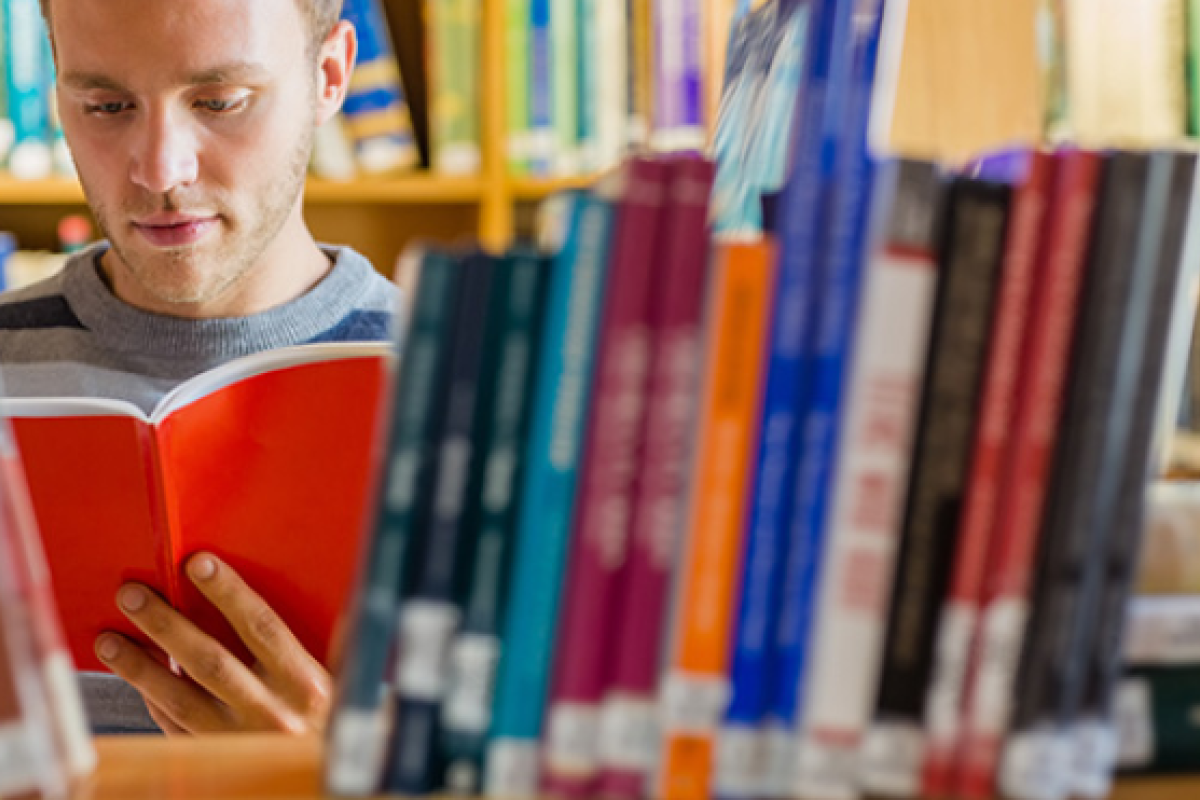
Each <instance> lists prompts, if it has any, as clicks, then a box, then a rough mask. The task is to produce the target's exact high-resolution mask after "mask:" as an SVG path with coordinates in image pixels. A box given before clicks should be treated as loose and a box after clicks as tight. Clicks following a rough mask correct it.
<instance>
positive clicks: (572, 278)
mask: <svg viewBox="0 0 1200 800" xmlns="http://www.w3.org/2000/svg"><path fill="white" fill-rule="evenodd" d="M603 191H604V193H603V194H601V193H600V192H599V191H597V192H594V193H591V194H587V195H582V196H581V197H580V198H579V200H578V201H577V204H576V206H575V210H574V216H573V219H572V222H571V234H570V237H569V238H568V241H567V244H566V246H565V247H564V249H563V252H562V254H561V255H560V256H559V258H557V259H556V260H555V262H554V273H553V276H552V278H551V281H552V283H551V288H550V299H549V306H548V308H547V317H546V328H545V339H544V340H545V342H546V343H547V344H546V346H545V347H543V348H542V351H541V354H540V363H539V365H538V387H537V394H536V400H535V406H534V410H533V418H532V419H533V423H532V426H533V427H532V430H531V431H530V437H529V442H528V450H527V451H526V452H527V455H526V469H527V471H526V474H525V476H524V485H523V486H522V487H521V508H520V519H519V522H518V528H517V541H516V551H515V553H514V558H515V562H514V567H513V576H512V584H511V585H512V595H511V597H510V598H509V602H508V608H507V609H506V614H505V620H504V637H503V638H504V643H505V644H504V651H503V652H502V653H501V656H500V667H499V677H498V682H497V687H496V705H495V707H494V709H493V716H492V730H491V733H492V737H493V738H492V741H491V742H490V744H489V745H488V757H487V775H486V780H485V786H486V792H487V794H488V796H490V797H531V796H533V795H534V793H535V792H536V791H537V787H538V739H539V737H540V736H541V733H542V716H543V711H544V709H545V705H546V696H547V694H548V691H549V682H550V664H551V660H552V658H553V653H554V645H555V631H556V628H557V625H558V606H559V597H560V593H561V591H562V579H563V571H564V567H565V563H566V556H567V551H568V547H569V545H570V534H571V512H572V508H573V507H574V501H575V490H576V483H577V476H578V469H579V460H580V449H581V448H582V446H583V435H584V424H585V422H586V420H587V418H588V411H589V409H588V403H589V400H588V398H589V397H590V396H591V382H592V372H593V362H594V360H595V344H596V336H597V329H598V328H599V320H600V315H601V310H602V308H603V303H604V293H605V284H606V280H607V278H606V276H607V270H608V249H609V238H610V235H611V233H612V217H613V207H612V206H613V203H612V198H611V196H610V195H609V194H608V193H607V188H605V189H604V190H603Z"/></svg>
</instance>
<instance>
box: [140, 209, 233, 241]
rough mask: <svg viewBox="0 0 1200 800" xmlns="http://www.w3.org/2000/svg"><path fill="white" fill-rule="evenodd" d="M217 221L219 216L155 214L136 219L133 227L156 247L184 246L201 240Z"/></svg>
mask: <svg viewBox="0 0 1200 800" xmlns="http://www.w3.org/2000/svg"><path fill="white" fill-rule="evenodd" d="M217 222H218V218H217V217H197V216H190V215H186V214H155V215H153V216H149V217H143V218H142V219H138V220H135V221H134V223H133V227H134V229H136V230H137V232H138V233H140V234H141V235H142V237H143V238H144V239H146V241H148V242H149V243H150V244H152V245H154V246H155V247H182V246H184V245H189V244H195V243H196V242H198V241H200V240H201V239H202V238H204V236H206V235H207V234H208V233H209V231H211V230H213V229H214V228H215V227H216V225H217Z"/></svg>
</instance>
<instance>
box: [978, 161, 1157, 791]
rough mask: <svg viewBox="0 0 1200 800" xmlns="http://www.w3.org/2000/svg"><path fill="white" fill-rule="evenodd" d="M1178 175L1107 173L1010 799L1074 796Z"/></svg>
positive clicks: (1146, 167)
mask: <svg viewBox="0 0 1200 800" xmlns="http://www.w3.org/2000/svg"><path fill="white" fill-rule="evenodd" d="M1174 167H1175V160H1174V157H1173V156H1172V155H1170V154H1166V153H1156V154H1150V155H1147V154H1134V153H1118V154H1116V155H1114V156H1113V158H1112V159H1111V161H1110V162H1109V165H1108V170H1107V172H1106V174H1105V179H1104V187H1103V190H1102V194H1101V206H1100V210H1099V213H1098V216H1097V227H1096V229H1095V231H1094V235H1093V238H1092V243H1091V249H1090V254H1089V264H1088V278H1087V284H1086V285H1085V287H1084V292H1083V306H1082V307H1081V309H1080V318H1079V321H1078V325H1077V327H1076V331H1075V341H1074V345H1073V351H1072V362H1071V363H1072V368H1071V372H1070V379H1069V385H1068V387H1067V395H1066V403H1065V405H1064V408H1063V418H1062V422H1061V430H1062V435H1061V436H1060V438H1059V443H1058V448H1057V452H1056V454H1055V464H1054V469H1053V475H1052V476H1051V483H1050V487H1051V489H1050V494H1049V496H1048V497H1047V506H1046V509H1045V513H1044V515H1043V519H1042V524H1041V535H1040V542H1039V547H1038V556H1037V561H1038V563H1037V575H1036V578H1035V582H1034V587H1033V595H1032V597H1033V602H1032V604H1031V606H1030V609H1031V611H1030V615H1029V621H1028V626H1027V629H1026V633H1025V639H1024V645H1023V648H1022V652H1021V657H1020V661H1019V666H1018V671H1017V684H1016V686H1017V696H1016V698H1015V705H1014V715H1013V719H1012V725H1011V732H1010V737H1009V741H1008V743H1007V745H1006V748H1005V753H1004V758H1003V761H1002V763H1001V767H1000V776H999V778H1000V785H1001V788H1002V790H1003V792H1004V793H1005V794H1006V795H1007V796H1009V797H1012V798H1014V800H1020V798H1026V797H1044V796H1052V797H1057V796H1062V795H1064V794H1065V793H1067V792H1068V791H1069V788H1070V787H1069V783H1070V780H1071V764H1070V759H1071V757H1072V750H1071V746H1070V745H1071V742H1070V739H1069V736H1068V735H1067V731H1066V728H1065V726H1066V725H1067V723H1068V722H1070V721H1071V720H1070V716H1071V714H1072V711H1073V710H1075V709H1077V707H1078V702H1079V698H1080V693H1081V690H1082V686H1083V673H1084V665H1085V663H1086V660H1087V659H1086V652H1085V646H1086V630H1087V629H1088V628H1089V627H1090V626H1092V625H1094V624H1095V623H1094V619H1093V618H1092V615H1093V614H1095V613H1096V611H1097V602H1098V599H1099V592H1098V589H1099V585H1100V583H1099V579H1100V578H1101V576H1102V574H1103V565H1104V563H1105V558H1104V553H1105V549H1106V547H1107V544H1108V538H1109V533H1110V531H1111V529H1112V520H1113V517H1114V514H1115V513H1116V511H1117V507H1118V505H1117V500H1118V497H1119V495H1120V490H1121V484H1122V477H1123V472H1124V466H1125V458H1126V454H1127V447H1128V445H1129V443H1130V439H1131V433H1132V428H1133V424H1132V422H1133V414H1132V413H1131V412H1132V410H1133V406H1134V402H1135V398H1136V394H1137V383H1138V380H1139V378H1140V374H1139V371H1140V366H1141V362H1142V359H1143V357H1144V355H1145V352H1144V348H1145V344H1146V334H1147V330H1148V327H1149V321H1150V320H1149V318H1150V314H1151V301H1152V299H1153V295H1154V287H1155V284H1156V275H1157V272H1158V265H1159V262H1160V253H1161V248H1162V243H1163V232H1164V226H1165V223H1166V217H1167V209H1168V199H1169V196H1170V193H1171V183H1172V173H1173V171H1174ZM1143 469H1144V465H1143Z"/></svg>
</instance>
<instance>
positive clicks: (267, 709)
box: [100, 584, 277, 731]
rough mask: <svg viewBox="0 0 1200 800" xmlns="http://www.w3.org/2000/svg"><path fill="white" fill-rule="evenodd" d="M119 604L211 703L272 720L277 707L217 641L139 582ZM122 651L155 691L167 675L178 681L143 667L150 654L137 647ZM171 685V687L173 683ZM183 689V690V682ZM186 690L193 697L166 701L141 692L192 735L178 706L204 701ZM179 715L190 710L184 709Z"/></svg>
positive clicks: (242, 714) (123, 591) (130, 586)
mask: <svg viewBox="0 0 1200 800" xmlns="http://www.w3.org/2000/svg"><path fill="white" fill-rule="evenodd" d="M117 602H118V605H120V607H121V610H122V611H123V612H124V613H125V615H126V616H127V617H129V619H130V620H132V621H133V623H134V624H135V625H137V626H138V627H139V628H140V629H141V630H142V631H143V632H144V633H145V634H146V635H147V636H149V637H150V639H151V640H152V641H153V642H154V643H155V644H157V645H158V646H159V647H161V648H162V649H163V650H164V651H165V652H166V653H167V654H168V655H169V656H171V658H173V659H174V660H175V662H176V663H177V664H179V666H180V667H182V668H183V670H184V672H186V673H187V675H188V677H189V678H191V679H192V680H193V681H195V682H196V683H197V684H199V685H200V686H201V687H203V689H205V690H207V692H208V693H209V694H210V695H212V697H211V698H207V699H208V701H209V703H210V704H211V703H212V699H213V698H215V699H216V700H218V701H220V702H221V703H223V704H225V705H226V706H228V707H230V708H232V709H234V710H235V711H236V712H237V715H238V716H239V717H242V718H248V719H254V718H256V717H269V716H273V713H274V708H275V706H276V705H277V704H276V703H275V702H274V700H273V698H272V697H271V695H270V693H269V692H268V691H267V689H266V687H264V686H263V685H262V682H261V681H259V680H258V678H257V677H256V676H255V675H254V674H253V673H252V672H251V671H250V670H249V668H247V667H246V665H245V664H243V663H242V662H241V661H239V660H238V659H237V657H236V656H234V655H233V654H231V653H229V652H228V651H227V650H226V649H225V648H224V647H222V646H221V645H220V644H219V643H218V642H217V641H216V640H215V639H213V638H212V637H211V636H209V635H208V634H206V633H204V632H203V631H201V630H200V629H199V628H197V627H196V626H195V625H194V624H192V622H191V621H190V620H188V619H187V618H186V617H184V616H183V615H182V614H180V613H179V612H178V611H176V610H175V609H173V608H171V607H170V606H169V605H167V604H166V603H165V602H163V601H162V599H161V598H159V597H158V595H156V594H154V592H151V591H150V590H149V589H147V588H146V587H144V586H141V585H139V584H126V585H125V586H122V587H121V590H120V591H119V592H118V593H117ZM134 649H136V650H137V651H138V654H140V656H141V658H138V657H137V656H135V655H133V654H132V651H133V650H134ZM121 651H122V655H124V653H125V652H126V651H129V652H130V655H129V656H128V659H129V662H130V663H136V665H137V668H138V670H139V674H145V675H147V676H151V677H152V678H153V679H154V680H155V683H154V685H153V686H154V688H155V689H164V688H166V686H167V685H168V684H167V683H166V682H165V678H164V677H163V676H169V677H170V678H171V679H172V680H173V681H180V679H179V678H178V677H176V676H175V675H172V674H171V673H170V672H169V671H168V670H166V669H165V668H163V667H161V666H159V665H157V664H156V665H155V666H156V667H157V670H150V669H149V667H148V666H143V665H142V663H141V661H142V659H146V660H149V656H148V655H146V654H145V653H144V652H142V651H141V649H140V648H134V647H133V646H132V644H129V643H127V644H126V646H124V647H122V648H121ZM100 656H101V658H102V659H103V658H104V655H103V653H101V654H100ZM105 663H108V662H107V661H106V662H105ZM110 666H113V667H114V671H115V666H116V665H115V664H110ZM121 677H123V678H125V679H126V680H128V681H129V682H130V683H133V684H134V685H135V686H137V687H138V688H139V689H143V687H142V686H140V685H138V684H137V683H136V682H135V681H133V680H131V679H129V678H128V677H126V676H125V675H121ZM169 685H170V686H172V687H173V686H174V684H169ZM184 685H185V686H187V684H186V682H184ZM189 688H192V689H193V692H194V693H188V694H186V695H184V694H182V693H180V692H176V691H174V690H172V692H171V694H170V696H169V697H167V696H162V695H159V694H157V693H155V692H154V691H145V690H143V694H144V695H146V697H147V698H149V699H150V700H152V701H154V702H155V703H157V704H158V706H159V707H160V708H161V709H162V710H163V711H165V712H166V713H167V714H168V715H169V716H170V717H171V718H172V719H173V720H175V721H176V722H177V723H178V724H180V725H181V726H182V727H184V728H186V729H188V730H192V731H194V730H195V728H194V727H193V726H192V725H191V724H189V720H185V719H181V718H180V713H179V712H180V711H181V709H180V708H179V703H181V702H183V701H184V700H185V699H186V700H188V701H191V700H196V701H197V702H199V701H200V700H203V699H206V698H205V696H204V694H203V693H202V692H200V691H199V690H196V689H195V688H194V687H189ZM183 713H184V714H189V713H191V712H189V711H183Z"/></svg>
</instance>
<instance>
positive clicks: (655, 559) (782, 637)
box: [327, 0, 1200, 800]
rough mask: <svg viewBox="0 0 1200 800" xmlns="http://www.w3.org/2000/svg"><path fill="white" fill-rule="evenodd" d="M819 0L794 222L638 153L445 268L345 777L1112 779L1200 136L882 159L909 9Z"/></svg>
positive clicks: (371, 603) (1034, 790)
mask: <svg viewBox="0 0 1200 800" xmlns="http://www.w3.org/2000/svg"><path fill="white" fill-rule="evenodd" d="M778 11H779V9H776V12H778ZM806 13H807V15H808V16H807V17H806V19H805V22H804V27H803V31H802V32H796V29H794V28H789V27H788V25H786V24H785V25H784V29H785V30H784V33H783V35H782V37H781V38H786V37H787V36H792V37H798V38H800V39H802V40H803V42H802V43H800V46H801V47H802V48H803V51H802V52H804V56H803V59H802V63H803V67H802V69H801V70H800V71H801V74H800V78H799V80H798V81H796V85H795V96H794V97H793V98H792V104H793V107H794V108H795V109H796V114H795V119H794V121H793V122H792V123H791V124H784V126H783V131H782V132H781V134H780V135H782V136H783V137H784V139H785V140H786V142H787V148H786V149H787V158H786V162H785V163H786V164H787V165H788V167H787V169H786V171H785V175H784V178H783V180H782V188H781V191H780V192H779V194H778V196H777V197H774V198H769V197H767V198H764V197H762V194H763V190H762V188H761V187H762V184H761V183H756V184H755V187H756V188H755V189H752V190H748V191H747V196H751V197H753V196H755V195H758V197H757V198H756V199H758V201H759V202H760V203H761V208H760V209H759V215H758V218H759V220H760V221H761V224H760V225H759V230H757V231H756V230H753V226H752V225H739V226H737V227H736V229H735V230H731V231H729V232H724V233H720V234H718V235H712V233H713V229H714V227H715V224H714V223H713V216H712V215H713V213H714V212H715V211H717V210H718V203H717V199H718V197H719V194H718V193H716V192H714V185H715V184H717V183H718V181H719V178H718V176H720V175H721V174H722V170H726V169H731V170H732V173H731V174H732V177H731V178H728V179H727V180H728V183H727V185H728V186H734V187H736V185H737V183H738V181H740V180H753V181H757V180H758V177H757V175H756V174H755V173H754V171H753V169H752V168H750V167H748V166H745V165H744V164H743V165H742V166H738V165H736V164H735V165H734V166H732V167H731V166H730V165H729V162H728V161H726V160H722V161H721V163H719V164H718V165H716V166H713V165H710V164H709V163H708V162H706V161H704V160H701V159H699V158H697V157H694V156H685V155H676V156H669V157H668V156H659V157H653V156H642V157H637V158H633V159H631V160H628V161H626V162H625V163H624V164H623V165H622V167H621V168H620V169H619V170H618V171H616V172H615V173H613V174H612V175H611V176H609V178H607V179H606V180H604V181H602V182H601V183H600V184H598V185H597V186H596V187H595V188H594V189H593V190H591V191H588V192H583V193H576V194H570V195H566V196H563V197H560V198H557V199H556V200H555V201H554V202H553V203H552V204H551V205H549V206H548V207H547V208H546V209H544V211H545V219H544V224H543V228H544V230H543V232H544V234H545V235H544V237H543V241H542V242H541V247H540V249H537V250H517V251H514V252H511V253H509V254H506V255H504V256H490V255H485V254H481V253H478V252H466V253H451V252H442V251H436V250H431V251H428V252H426V253H425V254H424V256H423V264H422V267H421V269H420V277H419V279H418V281H417V284H416V286H417V288H416V295H415V298H414V301H413V302H414V305H413V307H412V313H411V315H410V328H409V331H408V336H407V339H406V342H405V344H404V352H403V356H402V360H401V365H402V366H401V371H400V376H399V382H398V383H397V394H396V398H395V400H396V404H395V408H394V412H393V416H392V421H391V433H390V443H389V453H390V456H389V457H388V460H387V463H386V466H385V475H384V478H383V481H382V486H383V490H382V492H381V497H380V502H379V506H378V510H377V513H376V519H377V526H376V532H375V535H374V537H373V539H372V541H371V543H370V546H369V551H368V554H367V557H366V559H365V560H364V569H363V572H362V576H361V586H360V592H359V597H358V604H357V607H356V611H355V614H354V617H353V619H354V628H353V630H354V632H353V633H352V635H351V637H350V639H349V642H350V646H349V648H348V650H347V652H346V657H345V660H344V664H343V670H342V674H341V678H340V689H339V700H338V704H337V709H336V711H335V714H334V717H333V720H332V724H331V729H330V737H331V738H330V748H329V756H328V763H327V780H328V786H329V788H330V790H331V791H333V792H334V793H337V794H343V795H365V794H371V793H373V792H376V791H379V790H381V789H382V790H385V791H391V792H400V793H406V794H409V793H415V794H420V793H429V792H438V791H444V790H450V791H456V792H459V791H461V792H483V793H485V794H488V795H490V796H495V797H532V796H545V795H549V796H567V797H579V798H582V797H588V796H596V795H605V796H614V797H628V798H637V797H661V798H668V799H669V800H676V799H678V800H693V799H695V800H699V799H700V798H707V797H711V796H719V797H728V798H760V797H779V798H788V797H800V798H818V799H822V800H823V799H824V798H854V797H859V796H866V795H871V796H887V797H917V796H921V795H923V794H924V795H926V796H951V795H953V796H956V797H967V798H985V797H991V796H993V795H994V794H996V793H1002V794H1004V795H1006V796H1008V797H1011V798H1014V799H1016V800H1025V799H1026V798H1028V799H1029V800H1043V799H1044V800H1060V798H1062V799H1065V798H1067V797H1072V796H1076V797H1089V798H1090V797H1101V796H1103V795H1104V794H1105V793H1106V792H1107V789H1108V787H1109V783H1110V780H1111V775H1112V772H1113V770H1114V768H1115V765H1116V756H1117V752H1116V751H1117V744H1116V743H1117V735H1116V721H1117V716H1116V709H1115V706H1114V702H1115V700H1116V698H1117V695H1118V693H1117V691H1116V688H1117V685H1118V679H1119V677H1120V673H1121V659H1120V654H1121V641H1122V638H1123V632H1124V628H1125V608H1126V603H1127V600H1128V597H1129V595H1130V593H1131V585H1132V583H1133V580H1134V565H1135V563H1136V560H1137V553H1138V550H1139V546H1140V541H1141V535H1142V530H1143V518H1144V515H1145V507H1146V486H1147V483H1148V481H1149V480H1150V478H1151V476H1152V475H1153V474H1154V473H1155V471H1156V470H1157V468H1158V465H1159V464H1160V463H1161V456H1160V452H1161V449H1162V446H1163V441H1164V439H1165V432H1166V431H1167V430H1169V428H1170V425H1169V424H1164V422H1163V420H1164V419H1166V418H1167V417H1169V416H1170V415H1169V414H1164V413H1163V412H1162V411H1161V406H1162V405H1163V403H1162V402H1160V400H1161V399H1162V398H1163V397H1164V396H1167V397H1176V398H1177V397H1178V396H1179V392H1180V389H1181V384H1180V375H1179V369H1178V365H1179V364H1182V363H1184V362H1186V358H1187V349H1188V348H1187V345H1188V342H1189V341H1190V338H1191V333H1192V320H1193V314H1194V307H1193V304H1192V303H1191V302H1190V300H1191V298H1192V294H1191V293H1190V292H1188V291H1181V290H1180V287H1183V286H1193V285H1194V284H1195V281H1196V277H1197V269H1198V268H1200V259H1198V258H1197V250H1196V248H1197V247H1200V182H1198V181H1197V173H1196V166H1197V164H1196V156H1195V155H1194V154H1189V153H1183V152H1174V151H1170V150H1160V151H1153V152H1123V151H1111V152H1103V153H1102V152H1093V151H1088V150H1082V149H1063V150H1060V151H1052V150H1030V151H1014V152H1010V153H1002V154H997V155H994V156H992V157H989V158H986V159H982V160H981V161H979V162H978V163H976V164H973V165H971V167H970V168H969V169H963V170H959V171H952V170H949V169H947V168H943V167H940V166H938V165H935V164H932V163H927V162H922V161H917V160H911V159H903V158H897V157H892V156H889V155H886V154H884V153H883V151H882V150H881V149H880V148H879V147H877V146H875V144H874V143H875V142H877V141H879V139H878V138H877V135H876V134H877V132H878V130H879V129H880V128H881V127H884V125H883V124H882V123H881V118H884V117H886V115H887V113H888V110H889V108H890V97H889V94H890V92H891V87H892V86H893V85H894V83H893V80H892V77H893V75H894V70H895V64H894V60H893V54H894V48H892V47H891V43H892V42H893V41H894V38H893V37H895V36H897V35H898V33H897V32H898V31H901V30H903V27H904V20H905V17H904V8H903V4H902V3H897V2H892V1H891V0H889V2H886V3H884V2H866V0H822V1H821V2H815V3H812V4H811V5H810V6H809V7H808V10H807V12H806ZM745 19H746V20H747V25H751V24H752V23H751V22H750V20H752V19H753V16H751V17H747V18H745ZM776 19H777V20H778V19H781V18H776ZM782 19H783V20H784V21H785V22H786V21H787V20H788V18H786V17H784V18H782ZM789 31H790V32H789ZM734 41H735V42H736V38H735V40H734ZM772 47H774V51H773V52H775V53H778V52H786V50H785V49H784V47H783V45H781V44H778V43H776V44H775V45H772ZM760 55H761V54H760ZM730 58H731V70H733V69H736V68H737V67H735V66H734V62H735V60H736V59H737V58H740V56H736V55H735V53H734V48H731V56H730ZM785 60H786V59H785ZM743 67H744V65H743ZM728 86H729V87H733V88H732V89H731V90H730V91H733V90H736V86H737V83H736V82H731V83H730V84H729V85H728ZM723 103H724V107H725V108H726V109H731V108H738V107H740V106H739V103H737V102H732V101H731V100H730V96H729V93H728V92H727V95H726V98H725V99H724V101H723ZM730 113H736V112H730ZM751 119H753V118H751ZM746 124H747V126H752V125H753V124H754V123H753V122H747V123H746ZM718 127H720V123H719V124H718ZM735 151H736V148H735V149H734V150H731V151H728V152H735ZM718 152H719V154H722V155H723V156H724V157H725V158H730V156H728V155H725V151H720V150H718ZM734 157H736V156H734ZM748 176H749V177H748ZM743 205H744V204H743ZM705 219H708V220H709V223H710V224H709V225H708V226H706V225H705V223H704V220H705ZM1164 387H1165V388H1164Z"/></svg>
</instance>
